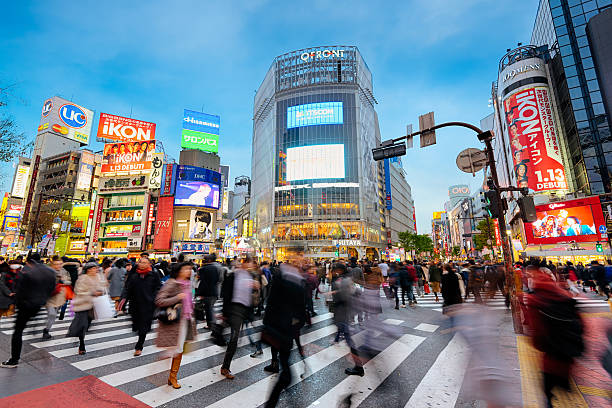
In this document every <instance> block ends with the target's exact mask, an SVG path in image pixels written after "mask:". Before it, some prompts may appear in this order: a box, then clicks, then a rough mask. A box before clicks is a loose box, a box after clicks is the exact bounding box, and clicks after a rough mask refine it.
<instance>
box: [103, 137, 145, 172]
mask: <svg viewBox="0 0 612 408" xmlns="http://www.w3.org/2000/svg"><path fill="white" fill-rule="evenodd" d="M153 153H155V140H152V141H150V142H128V143H108V144H105V145H104V156H103V158H102V173H112V172H117V171H137V170H149V169H150V168H151V161H152V160H153Z"/></svg>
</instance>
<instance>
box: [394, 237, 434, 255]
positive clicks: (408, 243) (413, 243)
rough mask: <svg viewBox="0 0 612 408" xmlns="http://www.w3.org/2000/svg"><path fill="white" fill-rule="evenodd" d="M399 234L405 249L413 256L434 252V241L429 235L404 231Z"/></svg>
mask: <svg viewBox="0 0 612 408" xmlns="http://www.w3.org/2000/svg"><path fill="white" fill-rule="evenodd" d="M398 236H399V241H400V244H401V245H402V247H403V248H404V250H405V251H406V252H408V253H410V254H411V255H413V256H414V255H418V254H421V253H423V252H433V241H432V240H431V237H430V236H429V235H426V234H420V235H419V234H415V233H413V232H409V231H404V232H400V233H399V234H398Z"/></svg>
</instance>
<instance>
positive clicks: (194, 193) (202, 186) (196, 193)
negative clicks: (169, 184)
mask: <svg viewBox="0 0 612 408" xmlns="http://www.w3.org/2000/svg"><path fill="white" fill-rule="evenodd" d="M174 205H176V206H190V207H204V208H214V209H215V210H216V209H219V185H218V184H213V183H207V182H204V181H186V180H177V182H176V194H175V196H174Z"/></svg>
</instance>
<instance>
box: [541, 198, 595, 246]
mask: <svg viewBox="0 0 612 408" xmlns="http://www.w3.org/2000/svg"><path fill="white" fill-rule="evenodd" d="M536 215H537V217H538V219H537V220H536V221H535V222H533V223H532V224H531V225H532V228H533V237H534V238H555V237H572V236H579V235H594V234H596V233H597V229H596V228H595V221H594V220H593V211H592V210H591V207H590V206H588V205H585V206H579V207H570V208H562V209H559V210H547V211H538V212H536Z"/></svg>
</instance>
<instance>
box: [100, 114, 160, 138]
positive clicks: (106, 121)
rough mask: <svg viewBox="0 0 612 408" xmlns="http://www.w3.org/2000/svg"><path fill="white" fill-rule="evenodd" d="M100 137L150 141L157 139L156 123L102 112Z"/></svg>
mask: <svg viewBox="0 0 612 408" xmlns="http://www.w3.org/2000/svg"><path fill="white" fill-rule="evenodd" d="M98 137H99V138H102V139H109V140H117V141H120V142H149V141H152V140H155V123H151V122H144V121H142V120H137V119H131V118H124V117H123V116H116V115H109V114H108V113H100V121H99V123H98Z"/></svg>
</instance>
